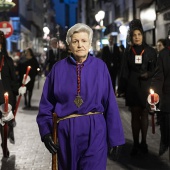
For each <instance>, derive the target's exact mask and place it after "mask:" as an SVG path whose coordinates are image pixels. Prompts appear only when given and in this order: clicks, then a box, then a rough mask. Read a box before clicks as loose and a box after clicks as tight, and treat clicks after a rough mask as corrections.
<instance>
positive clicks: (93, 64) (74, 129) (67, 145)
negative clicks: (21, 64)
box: [37, 23, 125, 170]
mask: <svg viewBox="0 0 170 170" xmlns="http://www.w3.org/2000/svg"><path fill="white" fill-rule="evenodd" d="M92 36H93V31H92V29H91V28H90V27H89V26H87V25H85V24H82V23H78V24H75V25H74V26H72V27H71V28H70V29H69V30H68V32H67V36H66V42H67V44H68V47H69V49H70V51H71V55H70V56H69V57H67V58H65V59H63V60H61V61H58V62H57V63H55V64H54V66H53V68H52V70H51V72H50V73H49V74H48V76H47V78H46V81H45V84H44V88H43V92H42V97H41V100H40V106H39V113H38V115H37V123H38V126H39V132H40V135H41V139H42V141H43V142H44V144H45V146H46V148H47V149H48V150H49V152H50V153H52V154H55V153H57V154H58V166H59V167H58V168H59V170H75V169H77V170H78V169H81V170H97V169H100V170H105V169H106V163H107V152H108V148H112V149H113V148H119V147H118V146H121V145H123V144H124V143H125V139H124V132H123V127H122V123H121V119H120V114H119V109H118V105H117V102H116V99H115V95H114V91H113V87H112V82H111V78H110V76H109V72H108V69H107V66H106V64H105V63H104V62H103V61H102V60H101V59H99V58H96V57H94V56H92V55H91V54H89V49H90V48H91V43H92ZM52 113H56V114H57V117H58V121H57V122H58V124H57V135H58V136H57V137H58V144H54V142H53V140H52V127H53V122H52Z"/></svg>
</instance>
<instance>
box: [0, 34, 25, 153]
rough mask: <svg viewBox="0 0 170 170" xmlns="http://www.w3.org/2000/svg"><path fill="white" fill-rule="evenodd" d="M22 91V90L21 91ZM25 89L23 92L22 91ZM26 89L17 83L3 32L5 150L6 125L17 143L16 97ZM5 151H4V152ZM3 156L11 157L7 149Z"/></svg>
mask: <svg viewBox="0 0 170 170" xmlns="http://www.w3.org/2000/svg"><path fill="white" fill-rule="evenodd" d="M19 89H20V90H19ZM22 89H23V90H22ZM24 89H25V88H24V87H20V88H19V82H18V81H17V77H16V74H15V67H14V63H13V60H12V58H11V57H9V56H8V53H7V49H6V38H5V35H4V33H3V32H2V31H0V118H1V120H0V123H1V125H0V130H1V138H2V143H1V147H2V149H4V142H3V141H4V135H3V131H4V123H7V124H8V138H9V140H10V142H11V143H13V144H14V143H15V138H14V130H13V128H14V126H15V125H16V122H15V120H14V119H13V118H14V116H13V113H14V110H15V106H16V97H17V95H18V94H21V91H22V94H24V93H25V90H26V89H25V90H24ZM5 93H7V94H8V103H9V106H10V107H9V110H8V112H7V113H6V112H5V111H4V102H5V100H4V94H5ZM3 151H4V150H3ZM3 156H9V150H8V148H7V155H5V153H3Z"/></svg>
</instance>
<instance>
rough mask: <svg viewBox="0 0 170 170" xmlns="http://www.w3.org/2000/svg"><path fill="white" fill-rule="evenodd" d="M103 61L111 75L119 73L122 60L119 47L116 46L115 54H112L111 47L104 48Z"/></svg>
mask: <svg viewBox="0 0 170 170" xmlns="http://www.w3.org/2000/svg"><path fill="white" fill-rule="evenodd" d="M102 60H103V61H104V62H105V63H106V65H107V68H108V70H109V72H110V73H114V72H116V73H117V72H118V70H119V68H120V60H121V58H120V50H119V47H118V46H117V45H116V44H114V49H113V53H111V52H110V49H109V46H105V47H103V50H102Z"/></svg>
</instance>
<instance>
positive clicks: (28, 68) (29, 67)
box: [24, 66, 31, 84]
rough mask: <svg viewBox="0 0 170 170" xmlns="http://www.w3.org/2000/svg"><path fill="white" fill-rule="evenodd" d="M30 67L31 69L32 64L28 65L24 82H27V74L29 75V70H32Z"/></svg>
mask: <svg viewBox="0 0 170 170" xmlns="http://www.w3.org/2000/svg"><path fill="white" fill-rule="evenodd" d="M30 69H31V66H28V67H27V71H26V74H25V77H24V84H25V81H26V79H27V76H28V74H29V72H30Z"/></svg>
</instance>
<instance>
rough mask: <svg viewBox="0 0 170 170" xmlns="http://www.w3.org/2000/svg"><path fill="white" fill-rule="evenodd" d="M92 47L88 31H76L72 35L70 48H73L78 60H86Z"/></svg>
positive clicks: (72, 50)
mask: <svg viewBox="0 0 170 170" xmlns="http://www.w3.org/2000/svg"><path fill="white" fill-rule="evenodd" d="M90 47H91V44H90V41H89V35H88V33H86V32H78V33H74V34H73V35H72V36H71V42H70V44H69V49H70V50H71V52H72V53H73V55H74V57H75V58H76V60H77V61H79V62H83V61H85V60H86V58H87V54H88V52H89V49H90Z"/></svg>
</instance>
